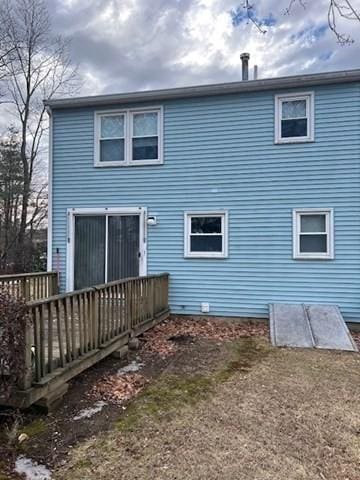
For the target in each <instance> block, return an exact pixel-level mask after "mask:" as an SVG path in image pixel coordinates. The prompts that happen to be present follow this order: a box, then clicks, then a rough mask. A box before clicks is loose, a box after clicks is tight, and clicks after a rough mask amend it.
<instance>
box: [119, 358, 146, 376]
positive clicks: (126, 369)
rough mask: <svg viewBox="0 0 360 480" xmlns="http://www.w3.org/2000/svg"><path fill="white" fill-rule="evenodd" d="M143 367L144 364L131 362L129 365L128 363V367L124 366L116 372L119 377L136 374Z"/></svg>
mask: <svg viewBox="0 0 360 480" xmlns="http://www.w3.org/2000/svg"><path fill="white" fill-rule="evenodd" d="M144 365H145V363H140V362H137V361H136V360H133V361H132V362H131V363H129V365H125V367H122V368H120V369H119V370H118V371H117V374H118V375H119V376H120V377H121V376H122V375H125V374H126V373H133V372H138V371H139V370H140V369H141V368H142V367H143V366H144Z"/></svg>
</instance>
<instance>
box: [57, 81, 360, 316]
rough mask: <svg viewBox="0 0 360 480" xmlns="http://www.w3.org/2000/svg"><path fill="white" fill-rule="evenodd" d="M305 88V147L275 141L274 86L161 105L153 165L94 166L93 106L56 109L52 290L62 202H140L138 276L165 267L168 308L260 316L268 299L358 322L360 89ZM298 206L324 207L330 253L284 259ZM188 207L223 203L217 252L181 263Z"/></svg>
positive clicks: (62, 248)
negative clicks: (224, 239)
mask: <svg viewBox="0 0 360 480" xmlns="http://www.w3.org/2000/svg"><path fill="white" fill-rule="evenodd" d="M313 90H314V91H315V142H314V143H308V144H294V145H274V94H275V93H284V92H283V91H280V92H259V93H248V94H234V95H228V96H218V97H207V98H198V99H186V100H176V101H167V102H165V103H163V105H164V158H165V163H164V165H161V166H141V167H140V166H139V167H126V168H94V166H93V136H94V109H68V110H58V111H56V110H55V111H54V114H53V115H54V116H53V126H54V130H53V139H54V140H53V141H54V144H53V252H54V257H53V259H54V260H53V261H54V267H55V262H56V258H55V251H56V249H57V248H58V249H59V252H60V255H59V256H60V266H61V272H62V277H61V278H62V280H63V286H64V279H65V265H66V236H67V219H66V210H67V208H70V207H77V208H79V207H124V206H142V207H147V208H148V213H149V214H151V215H157V217H158V225H157V226H153V227H148V272H149V273H155V272H162V271H168V272H170V274H171V291H170V302H171V308H172V310H173V312H177V313H200V302H209V303H210V312H211V313H212V314H214V315H229V316H267V313H268V310H267V304H268V303H269V302H324V303H327V302H329V303H336V304H339V305H340V307H341V310H342V312H343V314H344V316H345V318H346V319H347V320H352V321H360V217H359V213H360V175H359V174H360V169H359V162H360V85H359V84H346V85H333V86H325V87H318V88H314V89H313ZM112 107H116V106H110V108H112ZM117 107H119V106H117ZM102 110H103V108H102ZM302 207H326V208H327V207H332V208H334V220H335V259H334V260H327V261H304V260H302V261H301V260H293V259H292V209H293V208H302ZM192 209H193V210H205V211H206V210H218V209H226V210H228V212H229V257H228V258H227V259H214V260H210V259H184V245H183V242H184V240H183V229H184V227H183V215H184V211H186V210H192Z"/></svg>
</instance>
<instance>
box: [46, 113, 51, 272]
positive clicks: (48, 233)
mask: <svg viewBox="0 0 360 480" xmlns="http://www.w3.org/2000/svg"><path fill="white" fill-rule="evenodd" d="M46 112H47V114H48V115H49V155H48V162H49V164H48V230H47V271H48V272H51V271H52V269H53V264H52V242H53V234H52V233H53V232H52V230H53V225H52V181H53V178H52V176H53V116H52V111H51V107H49V106H48V105H47V106H46Z"/></svg>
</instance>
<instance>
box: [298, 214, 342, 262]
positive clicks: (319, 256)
mask: <svg viewBox="0 0 360 480" xmlns="http://www.w3.org/2000/svg"><path fill="white" fill-rule="evenodd" d="M314 214H315V215H316V214H318V215H325V223H326V232H325V233H326V234H327V252H326V253H302V252H300V234H301V231H300V217H301V215H314ZM293 258H294V260H333V259H334V210H333V209H332V208H296V209H294V210H293Z"/></svg>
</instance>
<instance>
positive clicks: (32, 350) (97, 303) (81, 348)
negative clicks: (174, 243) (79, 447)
mask: <svg viewBox="0 0 360 480" xmlns="http://www.w3.org/2000/svg"><path fill="white" fill-rule="evenodd" d="M168 280H169V276H168V274H160V275H151V276H147V277H139V278H130V279H125V280H121V281H117V282H112V283H108V284H104V285H97V286H95V287H92V288H88V289H85V290H81V291H76V292H71V293H67V294H63V295H57V296H53V297H50V298H48V299H45V300H38V301H32V302H29V303H28V306H29V313H30V315H31V319H32V322H31V325H29V327H28V329H27V331H26V332H25V336H26V348H25V359H26V360H25V361H26V369H25V372H24V374H23V376H22V378H21V379H20V381H19V383H18V389H17V391H16V392H15V393H14V394H13V395H12V398H11V400H10V402H8V401H7V402H6V403H7V404H9V403H10V404H11V405H13V406H17V407H27V406H30V405H31V404H32V403H34V402H36V401H38V400H39V399H41V398H43V397H44V396H46V395H49V394H51V393H52V392H54V391H56V390H57V389H59V388H61V387H62V386H63V385H64V383H66V382H67V381H68V380H69V379H71V378H72V377H74V376H76V375H78V374H79V373H80V372H82V371H83V370H85V369H86V368H89V367H90V366H91V365H93V364H94V363H96V362H98V361H100V360H101V359H103V358H105V357H106V356H107V355H109V354H111V353H112V352H114V351H116V350H118V349H119V348H121V347H122V346H124V345H126V344H127V342H128V341H129V339H130V338H131V337H133V336H136V335H139V334H140V333H142V332H143V331H145V330H147V329H148V328H151V327H152V326H153V325H155V324H156V323H157V322H159V321H161V320H162V319H163V318H165V317H166V316H167V315H168V313H169V307H168ZM3 401H4V400H3ZM1 402H2V399H1V398H0V404H1Z"/></svg>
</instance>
